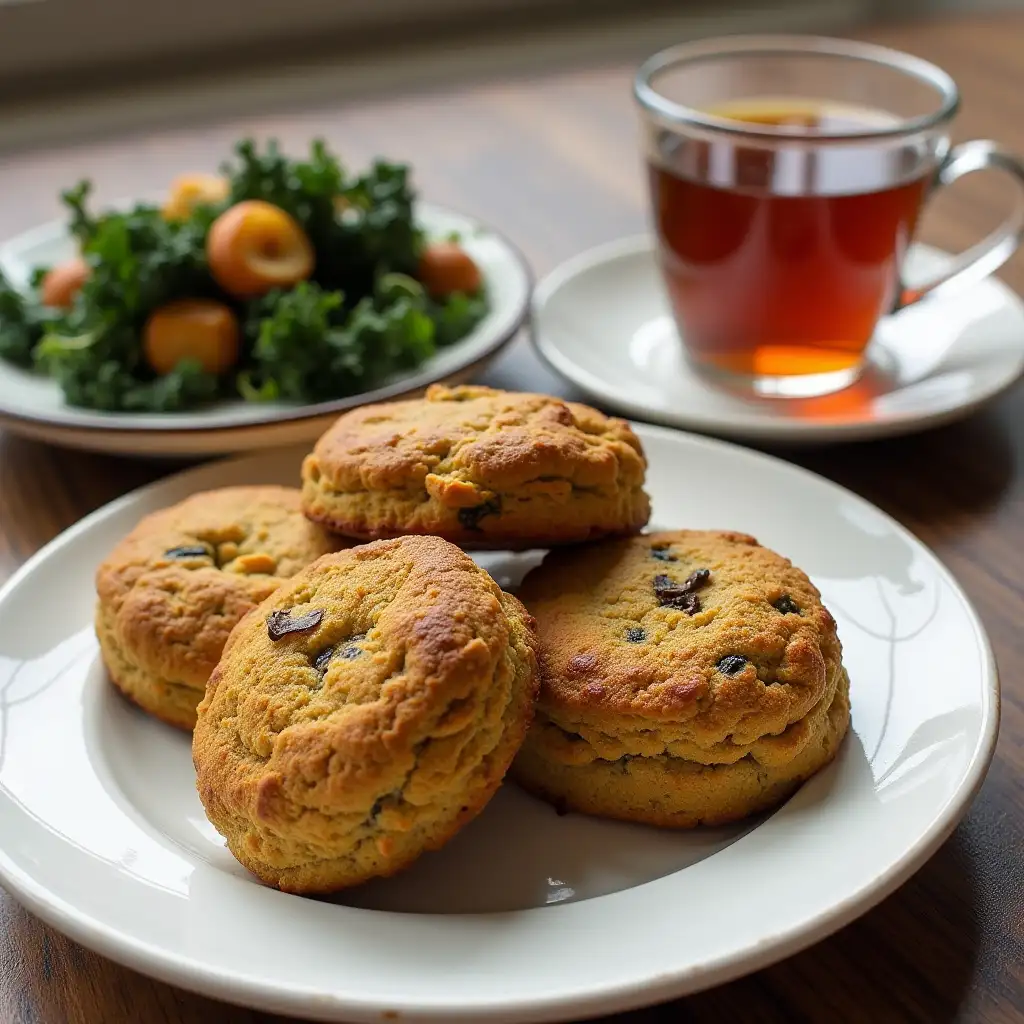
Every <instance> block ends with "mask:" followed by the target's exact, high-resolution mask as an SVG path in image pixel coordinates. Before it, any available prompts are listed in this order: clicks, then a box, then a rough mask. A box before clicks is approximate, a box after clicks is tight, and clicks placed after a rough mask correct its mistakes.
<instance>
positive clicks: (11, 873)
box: [0, 426, 999, 1024]
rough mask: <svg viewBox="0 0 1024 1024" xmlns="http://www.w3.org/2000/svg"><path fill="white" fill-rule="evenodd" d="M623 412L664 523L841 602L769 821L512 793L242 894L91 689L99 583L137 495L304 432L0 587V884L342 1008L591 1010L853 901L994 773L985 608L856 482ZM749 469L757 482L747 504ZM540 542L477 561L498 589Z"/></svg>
mask: <svg viewBox="0 0 1024 1024" xmlns="http://www.w3.org/2000/svg"><path fill="white" fill-rule="evenodd" d="M638 433H639V435H640V438H641V440H642V441H643V444H644V447H645V450H646V452H647V454H648V457H649V460H650V470H649V476H648V484H649V489H650V492H651V496H652V498H653V501H654V515H655V524H656V525H657V526H658V527H673V526H681V525H686V526H690V527H721V528H733V529H737V530H746V531H750V532H753V533H754V534H755V535H756V536H758V537H759V538H760V540H761V541H762V542H763V543H765V544H768V545H770V546H772V547H774V548H776V549H778V550H779V551H781V552H783V553H784V554H786V555H788V556H790V557H791V558H793V559H794V561H795V562H796V563H797V564H799V565H801V566H804V567H805V568H806V569H807V571H808V572H809V573H810V575H811V577H812V578H813V579H814V581H815V583H817V585H818V586H819V587H820V589H821V591H822V593H823V594H824V597H825V601H826V603H827V605H828V606H829V608H830V609H831V611H832V612H833V614H834V615H835V617H836V620H837V621H838V623H839V633H840V637H841V639H842V641H843V646H844V652H845V653H844V661H845V663H846V665H847V667H848V669H849V672H850V677H851V680H852V685H851V701H852V705H853V727H852V730H851V733H850V735H849V736H848V737H847V739H846V741H845V742H844V744H843V746H842V748H841V749H840V751H839V756H838V758H837V759H836V761H835V762H834V763H833V764H832V765H830V766H829V767H828V768H827V769H826V770H825V771H823V772H821V773H820V774H819V775H817V776H815V777H814V778H813V779H812V780H811V781H810V782H809V783H808V784H807V785H805V786H804V787H803V788H802V789H801V790H800V791H799V793H797V794H796V796H794V797H793V798H792V799H791V800H790V801H789V802H788V803H787V804H785V806H783V807H782V808H780V809H779V810H778V811H777V812H775V813H774V814H771V815H768V816H766V817H764V818H762V819H760V820H755V821H752V822H745V823H742V824H740V825H735V826H729V827H724V828H715V829H706V830H696V831H691V832H672V831H665V830H660V831H659V830H655V829H651V828H646V827H643V826H633V825H628V824H624V823H620V822H610V821H600V820H597V819H594V818H586V817H584V816H582V815H576V814H570V815H568V816H565V817H560V816H559V815H557V814H556V813H555V812H554V810H553V809H552V808H551V807H549V806H548V805H547V804H544V803H541V802H540V801H538V800H535V799H533V798H531V797H529V796H527V795H526V794H525V793H523V792H522V791H520V790H519V789H517V788H516V787H515V786H514V785H511V784H509V785H506V786H503V787H502V789H501V790H500V791H499V793H498V794H497V796H496V797H495V799H494V800H493V801H492V803H491V804H490V805H489V806H488V807H487V808H486V810H485V811H484V812H483V813H482V814H481V815H480V817H479V818H477V819H476V820H475V821H473V822H472V823H471V824H470V825H469V826H468V827H467V828H466V829H465V830H464V831H463V832H461V833H460V834H459V835H458V836H457V837H456V839H455V840H454V841H453V842H452V843H450V844H449V845H448V846H446V847H445V848H444V849H443V850H441V851H439V852H438V853H433V854H427V855H426V856H424V857H423V858H422V859H421V860H420V861H418V862H417V863H416V864H415V865H414V866H413V867H412V868H411V869H410V870H409V871H406V872H405V873H403V874H401V875H398V876H396V877H395V878H392V879H388V880H383V881H378V882H374V883H371V884H369V885H365V886H361V887H359V888H356V889H352V890H349V891H347V892H345V893H342V894H340V895H339V896H337V897H336V898H334V899H332V900H330V901H327V900H315V899H303V898H301V897H298V896H289V895H286V894H285V893H282V892H278V891H276V890H274V889H269V888H265V887H264V886H262V885H260V884H259V883H258V882H256V881H255V880H254V879H253V878H252V876H250V875H249V874H248V873H247V872H246V871H245V870H243V869H242V868H241V867H240V866H239V865H238V864H237V863H236V862H235V860H234V859H233V858H232V857H231V856H230V854H229V853H228V852H227V851H226V850H225V848H224V844H223V841H222V840H221V838H220V836H218V835H217V833H216V832H215V831H214V830H213V828H212V827H211V826H210V824H209V823H208V822H207V820H206V817H205V815H204V814H203V809H202V806H201V805H200V802H199V799H198V797H197V795H196V791H195V776H194V772H193V769H192V760H191V752H190V744H189V738H188V737H187V736H186V735H184V734H183V733H181V732H179V731H177V730H175V729H171V728H170V727H167V726H164V725H163V724H162V723H160V722H158V721H155V720H154V719H151V718H149V717H147V716H146V715H144V714H143V713H142V712H140V711H138V710H137V709H136V708H134V707H133V706H130V705H129V704H128V703H127V702H126V701H124V700H123V699H121V698H120V697H119V696H118V695H117V693H116V692H115V691H114V689H113V687H112V686H111V685H110V683H109V682H108V680H107V678H106V674H105V672H104V670H103V666H102V664H101V662H100V660H99V656H98V651H97V647H96V640H95V637H94V635H93V631H92V624H91V623H92V612H93V603H94V600H95V597H94V590H93V574H94V572H95V569H96V564H97V562H98V561H99V560H100V559H101V558H103V557H104V555H105V553H106V552H107V551H109V550H110V548H111V547H112V546H113V545H114V544H115V543H116V542H117V541H118V540H119V539H120V538H121V537H123V536H124V534H125V532H126V531H127V530H129V529H130V528H131V527H132V526H133V525H134V524H135V523H136V522H137V521H138V520H139V518H140V517H141V516H142V515H144V514H145V513H147V512H150V511H153V510H154V509H156V508H160V507H162V506H165V505H168V504H170V503H172V502H176V501H179V500H181V499H182V498H183V497H184V496H186V495H188V494H191V493H194V492H195V491H197V490H200V489H204V488H208V487H215V486H223V485H229V484H241V483H285V484H291V483H294V482H295V480H296V479H297V474H298V468H299V463H300V460H301V456H302V450H301V449H300V450H289V451H285V452H268V453H261V454H259V455H252V456H248V457H246V458H244V459H238V460H233V461H230V462H223V463H214V464H207V465H205V466H201V467H199V468H198V469H193V470H190V471H188V472H186V473H183V474H181V475H179V476H175V477H170V478H168V479H166V480H163V481H161V482H160V483H157V484H154V485H153V486H151V487H147V488H144V489H143V490H141V491H136V492H135V493H133V494H129V495H127V496H125V497H123V498H121V499H119V500H117V501H115V502H114V503H113V504H111V505H108V506H107V507H105V508H103V509H100V510H99V511H98V512H95V513H93V514H92V515H90V516H88V517H86V518H85V519H83V520H82V521H81V522H80V523H78V524H77V525H76V526H74V527H72V528H71V529H70V530H68V531H67V532H66V533H64V534H63V535H61V536H60V537H58V538H57V539H56V540H55V541H53V542H52V543H51V544H49V545H47V547H46V548H45V549H44V550H43V551H41V552H40V553H39V554H38V555H36V556H35V557H34V558H32V559H31V560H30V561H29V562H28V564H27V565H25V566H24V568H23V569H22V570H21V571H20V572H19V573H18V574H17V575H16V576H15V577H14V578H13V579H12V580H11V581H10V582H9V583H8V584H7V586H5V587H4V588H3V589H2V590H0V836H2V837H3V839H2V842H0V883H2V884H3V886H4V887H5V888H7V889H8V890H9V891H10V892H11V893H13V894H14V895H15V896H16V897H17V898H18V899H19V900H21V901H22V902H23V903H24V904H25V905H26V906H27V907H28V908H29V909H30V910H31V911H33V912H34V913H36V914H38V915H39V916H40V917H42V918H43V919H44V920H46V921H47V922H49V923H50V924H51V925H53V926H54V927H56V928H59V929H60V930H62V931H64V932H66V933H67V934H69V935H71V936H72V937H73V938H75V939H77V940H78V941H79V942H81V943H83V944H84V945H86V946H89V947H91V948H93V949H95V950H97V951H99V952H100V953H102V954H104V955H105V956H109V957H111V958H112V959H114V960H117V961H119V962H121V963H123V964H127V965H128V966H130V967H132V968H134V969H136V970H139V971H143V972H145V973H148V974H152V975H154V976H156V977H159V978H162V979H164V980H166V981H169V982H172V983H174V984H176V985H181V986H183V987H184V988H189V989H194V990H197V991H201V992H204V993H207V994H209V995H212V996H217V997H219V998H221V999H227V1000H230V1001H233V1002H239V1003H246V1004H249V1005H253V1006H258V1007H260V1008H262V1009H266V1010H271V1011H274V1012H279V1013H287V1014H297V1015H301V1016H304V1017H311V1018H315V1019H317V1020H330V1021H348V1022H353V1024H354V1022H375V1024H380V1021H385V1020H400V1021H405V1022H430V1024H454V1022H456V1021H461V1022H469V1021H488V1022H491V1024H498V1022H518V1021H522V1022H539V1021H548V1020H579V1019H581V1018H587V1017H592V1016H598V1015H600V1014H603V1013H611V1012H614V1011H616V1010H622V1009H626V1008H629V1007H634V1006H639V1005H642V1004H645V1003H651V1002H655V1001H657V1000H662V999H669V998H672V997H675V996H679V995H682V994H684V993H687V992H692V991H694V990H696V989H700V988H704V987H707V986H709V985H714V984H717V983H719V982H722V981H726V980H727V979H729V978H733V977H736V976H737V975H739V974H743V973H745V972H747V971H752V970H756V969H758V968H760V967H763V966H765V965H766V964H768V963H771V962H772V961H774V960H777V959H779V958H781V957H783V956H787V955H789V954H791V953H794V952H796V951H797V950H799V949H801V948H803V947H804V946H807V945H808V944H810V943H812V942H815V941H817V940H819V939H822V938H824V937H825V936H826V935H828V934H829V933H830V932H832V931H834V930H835V929H836V928H839V927H840V926H841V925H843V924H845V923H847V922H848V921H850V920H852V919H853V918H855V917H856V916H857V915H859V914H861V913H863V912H864V911H866V910H867V909H868V908H870V907H871V906H873V905H874V904H875V903H877V902H878V901H879V900H880V899H882V898H883V897H884V896H885V895H887V894H888V893H890V892H892V891H893V889H895V888H896V887H897V886H898V885H900V884H901V883H902V882H904V881H905V880H906V879H907V878H908V877H909V875H910V874H911V873H912V872H913V871H914V870H916V869H917V868H918V867H920V866H921V864H922V863H923V862H924V861H925V860H926V859H927V858H928V857H929V856H930V855H931V854H932V853H933V852H934V851H935V850H936V849H937V847H938V846H939V845H940V844H941V843H942V842H943V840H944V839H945V838H946V837H947V836H948V835H949V833H950V832H951V831H952V829H953V827H954V825H955V824H956V822H957V820H958V819H959V818H960V816H961V815H962V814H963V812H964V811H965V810H966V808H967V806H968V804H969V803H970V800H971V798H972V797H973V795H974V794H975V792H976V791H977V789H978V787H979V786H980V785H981V782H982V779H983V778H984V775H985V770H986V768H987V766H988V763H989V760H990V758H991V756H992V751H993V748H994V745H995V739H996V731H997V727H998V721H999V689H998V682H997V679H996V672H995V665H994V663H993V660H992V654H991V651H990V649H989V644H988V641H987V639H986V637H985V633H984V630H983V628H982V626H981V623H980V622H979V621H978V618H977V616H976V615H975V613H974V611H973V610H972V608H971V606H970V604H969V603H968V601H967V599H966V598H965V596H964V594H963V592H962V591H961V590H960V588H959V586H958V585H957V583H956V581H955V580H954V579H953V577H952V576H951V575H950V574H949V572H948V571H947V570H946V569H945V568H944V567H943V566H942V565H941V564H940V563H939V562H938V561H937V559H936V558H935V556H934V555H932V554H931V552H929V551H928V550H927V549H926V548H924V547H923V546H922V545H921V544H920V543H919V542H918V541H917V540H915V539H914V538H913V537H912V536H911V535H910V534H909V533H907V531H906V530H904V529H903V528H902V527H901V526H899V525H898V524H897V523H895V522H894V521H893V520H892V519H890V518H889V517H888V516H886V515H885V514H883V513H882V512H880V511H879V510H878V509H876V508H874V507H873V506H872V505H869V504H868V503H867V502H866V501H863V500H862V499H860V498H858V497H856V496H855V495H853V494H851V493H850V492H849V491H845V490H843V489H842V488H840V487H837V486H835V485H834V484H831V483H829V482H828V481H826V480H823V479H822V478H821V477H818V476H814V475H813V474H811V473H807V472H805V471H804V470H801V469H798V468H796V467H794V466H791V465H788V464H786V463H784V462H781V461H779V460H777V459H773V458H769V457H768V456H765V455H761V454H759V453H756V452H752V451H748V450H745V449H742V448H737V447H735V446H733V445H726V444H722V443H721V442H718V441H712V440H708V439H707V438H700V437H695V436H692V435H685V434H681V433H679V432H677V431H670V430H665V429H663V428H660V427H649V426H641V427H639V428H638ZM723 481H726V482H727V483H728V486H723ZM737 481H738V482H739V484H737ZM740 485H741V486H742V488H743V489H744V490H745V491H746V492H747V493H749V494H752V495H757V500H756V501H737V500H736V486H740ZM536 560H537V554H536V553H531V554H526V555H518V556H510V555H504V554H501V553H495V554H490V555H481V556H480V561H481V563H482V564H484V565H485V566H486V567H487V568H488V569H489V570H490V571H491V572H492V573H494V575H495V576H496V577H497V578H498V579H499V580H500V581H501V582H503V583H504V584H505V585H506V586H508V585H509V583H510V582H514V581H516V580H517V579H518V578H519V577H520V576H521V575H522V573H523V572H524V570H525V569H526V568H528V567H529V566H530V565H531V564H532V563H534V562H536ZM670 1016H671V1014H670Z"/></svg>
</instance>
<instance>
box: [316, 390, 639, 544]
mask: <svg viewBox="0 0 1024 1024" xmlns="http://www.w3.org/2000/svg"><path fill="white" fill-rule="evenodd" d="M645 470H646V462H645V459H644V455H643V451H642V449H641V447H640V442H639V440H638V439H637V437H636V435H635V434H634V433H633V431H632V429H631V428H630V426H629V424H628V423H626V422H625V421H624V420H619V419H614V418H611V417H608V416H605V415H604V414H603V413H600V412H598V411H597V410H595V409H591V408H589V407H587V406H585V405H578V404H575V403H572V402H563V401H561V400H559V399H557V398H550V397H548V396H546V395H533V394H522V393H518V392H509V391H495V390H493V389H491V388H485V387H470V386H463V387H454V388H449V387H444V386H441V385H435V386H433V387H431V388H430V389H429V390H428V391H427V394H426V397H425V398H422V399H415V400H412V401H404V402H390V403H386V404H382V405H367V406H363V407H361V408H359V409H353V410H352V411H351V412H348V413H346V414H345V415H344V416H342V417H341V418H340V419H339V420H338V421H337V422H336V423H335V424H334V425H333V426H332V427H331V428H330V429H329V430H328V431H327V432H326V433H325V434H324V435H323V437H321V438H320V440H319V441H318V442H317V444H316V447H315V448H314V450H313V453H312V454H311V455H309V456H308V457H307V458H306V460H305V463H304V465H303V469H302V480H303V486H302V500H303V507H304V508H305V510H306V514H307V515H308V516H309V517H310V518H311V519H313V520H315V521H316V522H319V523H323V524H324V525H325V526H326V527H327V528H328V529H331V530H335V531H337V532H338V533H342V534H345V535H346V536H350V537H356V538H360V539H371V538H379V537H392V536H400V535H404V534H433V535H436V536H439V537H444V538H445V539H446V540H450V541H453V542H454V543H457V544H459V545H460V546H462V547H478V548H509V549H523V548H530V547H547V546H550V545H554V544H563V543H571V542H576V541H585V540H594V539H597V538H600V537H606V536H620V535H626V534H631V533H636V532H637V531H638V530H640V529H641V528H642V527H643V526H644V525H645V524H646V522H647V518H648V516H649V514H650V502H649V500H648V497H647V495H646V493H645V492H644V489H643V484H644V473H645Z"/></svg>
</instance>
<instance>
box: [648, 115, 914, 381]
mask: <svg viewBox="0 0 1024 1024" xmlns="http://www.w3.org/2000/svg"><path fill="white" fill-rule="evenodd" d="M711 113H714V114H717V115H718V116H719V117H725V118H728V119H729V120H731V121H735V122H739V123H740V124H741V125H742V124H757V125H771V126H777V127H781V128H787V127H788V128H797V129H800V130H802V131H804V132H806V134H807V136H808V137H811V138H813V137H814V135H815V133H817V132H822V133H843V132H848V131H850V130H851V129H852V130H854V131H857V130H860V131H863V130H864V129H865V128H866V127H869V128H874V127H882V126H887V125H889V124H891V123H894V122H895V121H896V119H895V118H893V117H891V116H890V115H887V114H885V113H884V112H880V111H874V110H861V109H858V108H855V107H846V106H838V105H826V104H823V103H813V102H806V101H771V100H758V101H753V100H752V101H743V102H733V103H730V104H729V105H728V106H719V107H717V108H715V109H714V110H712V111H711ZM664 141H665V145H664V146H662V147H660V149H661V151H660V152H658V153H657V154H656V155H655V156H653V158H652V159H651V162H650V182H651V190H652V196H653V208H654V219H655V223H656V227H657V231H658V235H659V238H660V243H661V261H662V266H663V270H664V275H665V280H666V284H667V286H668V292H669V297H670V300H671V303H672V306H673V310H674V313H675V315H676V318H677V322H678V323H679V324H680V325H681V328H682V331H683V334H684V336H685V339H686V347H687V348H688V350H689V352H690V356H691V358H692V359H694V360H695V361H696V362H698V363H702V364H706V365H707V366H708V367H710V368H717V369H720V370H724V371H728V372H730V373H738V374H744V375H750V376H756V377H765V376H768V377H785V376H790V375H804V374H835V373H837V372H841V371H844V370H848V369H851V368H853V367H856V366H857V365H859V364H860V362H861V360H862V358H863V353H864V349H865V348H866V346H867V344H868V342H869V340H870V339H871V336H872V333H873V331H874V328H875V324H876V323H877V322H878V319H879V317H880V316H882V315H883V314H885V313H887V312H889V311H890V310H891V309H892V307H893V304H894V301H895V299H896V297H897V292H898V288H899V268H900V264H901V262H902V260H903V257H904V254H905V253H906V250H907V246H908V244H909V243H910V240H911V237H912V236H913V233H914V226H915V224H916V222H917V217H918V212H919V210H920V208H921V204H922V200H923V198H924V195H925V193H926V191H927V188H928V184H929V181H930V179H931V172H932V170H933V168H931V167H929V168H927V169H926V170H924V171H923V172H922V168H921V167H920V166H917V167H916V168H914V171H915V173H914V175H913V176H912V177H910V178H909V179H907V178H904V179H902V180H899V181H898V182H897V183H896V184H891V185H889V186H888V187H878V186H879V185H881V183H882V182H885V181H887V180H889V179H891V176H892V174H891V168H889V167H887V166H886V167H883V166H881V164H880V159H881V157H880V155H879V154H878V152H877V151H873V150H872V149H870V148H868V147H866V146H865V147H860V148H854V149H852V150H851V149H847V150H844V151H843V152H836V153H827V152H826V153H822V152H821V151H818V150H812V149H804V150H801V149H800V148H799V147H792V148H791V149H790V150H788V151H786V150H784V149H783V150H780V149H779V148H777V147H776V148H773V149H769V148H766V147H765V148H757V147H756V146H752V147H749V148H735V149H733V150H732V151H731V153H730V154H728V156H729V157H730V158H731V159H732V160H733V162H734V166H733V168H732V176H733V178H734V179H735V181H734V183H733V184H732V185H730V186H728V187H725V186H722V185H720V184H713V183H709V181H708V180H707V179H708V178H709V177H711V176H712V175H710V174H709V173H708V171H709V167H708V164H709V162H713V161H714V160H715V159H716V157H718V158H721V156H722V154H716V153H714V152H713V151H710V147H709V148H708V149H706V150H705V151H704V152H700V151H698V152H696V153H695V151H694V147H693V146H690V147H688V148H687V149H686V150H685V151H684V152H678V151H676V150H675V149H674V148H673V145H672V137H671V136H665V137H664ZM710 170H714V168H710ZM698 178H700V179H703V180H698Z"/></svg>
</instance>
